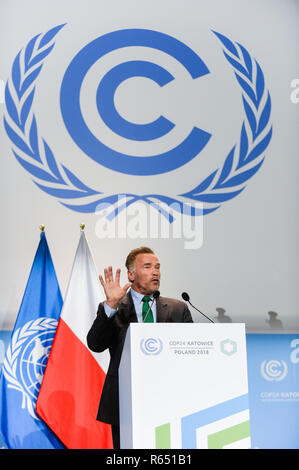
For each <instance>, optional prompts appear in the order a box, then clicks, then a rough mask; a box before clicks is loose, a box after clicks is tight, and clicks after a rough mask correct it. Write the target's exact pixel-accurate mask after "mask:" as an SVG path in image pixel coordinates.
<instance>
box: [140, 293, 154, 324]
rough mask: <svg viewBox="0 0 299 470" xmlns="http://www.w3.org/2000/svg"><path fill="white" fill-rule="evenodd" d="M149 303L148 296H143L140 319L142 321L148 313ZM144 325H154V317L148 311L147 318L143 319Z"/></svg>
mask: <svg viewBox="0 0 299 470" xmlns="http://www.w3.org/2000/svg"><path fill="white" fill-rule="evenodd" d="M149 301H150V296H149V295H145V296H144V297H143V299H142V302H143V306H142V319H143V321H144V318H145V316H146V314H147V312H148V309H149ZM145 323H154V317H153V312H152V310H150V311H149V312H148V314H147V317H146V319H145Z"/></svg>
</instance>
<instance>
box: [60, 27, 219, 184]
mask: <svg viewBox="0 0 299 470" xmlns="http://www.w3.org/2000/svg"><path fill="white" fill-rule="evenodd" d="M130 46H144V47H151V48H155V49H158V50H160V51H163V52H165V53H167V54H169V55H170V56H172V57H173V58H175V59H176V60H177V61H179V62H180V63H181V64H182V65H183V66H184V67H185V69H186V70H187V71H188V72H189V74H190V75H191V77H192V78H193V79H196V78H199V77H202V76H203V75H206V74H208V73H209V70H208V68H207V67H206V65H205V64H204V62H203V61H202V60H201V59H200V57H199V56H198V55H197V54H195V53H194V52H193V51H192V50H191V49H190V48H189V47H188V46H186V45H185V44H183V43H182V42H180V41H178V40H177V39H175V38H173V37H171V36H168V35H166V34H163V33H160V32H157V31H151V30H145V29H127V30H120V31H115V32H112V33H108V34H105V35H104V36H101V37H99V38H97V39H95V40H94V41H92V42H90V43H89V44H87V45H86V46H85V47H84V48H83V49H81V51H79V53H78V54H77V55H76V56H75V57H74V59H73V60H72V62H71V63H70V65H69V66H68V68H67V70H66V72H65V75H64V77H63V81H62V85H61V94H60V105H61V112H62V116H63V120H64V123H65V126H66V128H67V130H68V132H69V134H70V135H71V137H72V139H73V140H74V141H75V142H76V144H77V145H78V146H79V147H80V148H81V150H83V152H85V153H86V154H87V155H88V156H89V157H90V158H92V159H93V160H94V161H96V162H97V163H100V164H101V165H103V166H105V167H107V168H110V169H111V170H115V171H118V172H120V173H126V174H130V175H154V174H160V173H165V172H168V171H172V170H174V169H176V168H179V167H180V166H182V165H184V164H186V163H187V162H189V161H190V160H192V159H193V158H194V157H195V156H196V155H198V153H199V152H201V150H202V149H203V148H204V147H205V146H206V144H207V143H208V141H209V139H210V137H211V134H209V133H208V132H205V131H203V130H202V129H199V128H198V127H193V129H192V130H191V132H190V134H189V135H188V136H187V137H186V138H185V139H184V140H183V141H182V142H181V143H180V144H179V145H177V146H176V147H175V148H173V149H171V150H169V151H167V152H164V153H161V154H159V155H153V156H149V157H136V156H131V155H126V154H124V153H120V152H117V151H115V150H112V149H110V148H109V147H107V146H106V145H105V144H103V143H102V142H101V141H99V140H98V139H97V138H96V137H95V136H94V135H93V133H92V132H91V131H90V130H89V128H88V127H87V125H86V123H85V121H84V118H83V116H82V113H81V108H80V90H81V86H82V82H83V80H84V77H85V75H86V73H87V72H88V70H89V69H90V68H91V67H92V65H93V64H94V63H95V62H96V61H98V60H99V59H101V58H102V57H103V56H104V55H106V54H108V53H109V52H111V51H113V50H115V49H119V48H123V47H130ZM131 77H145V78H149V79H150V80H153V81H154V82H155V83H157V85H159V86H160V87H163V86H165V85H167V84H168V83H170V82H171V81H172V80H173V79H174V77H173V76H172V75H171V74H170V73H169V72H168V71H167V70H165V69H164V68H163V67H161V66H159V65H156V64H154V63H151V62H147V61H143V60H134V61H129V62H124V63H122V64H119V65H117V66H115V67H113V68H112V69H111V70H110V71H109V72H107V73H106V75H105V76H104V77H103V78H102V80H101V81H100V83H99V86H98V89H97V93H96V103H97V108H98V112H99V114H100V116H101V118H102V120H103V121H104V122H105V124H106V125H107V126H108V127H109V128H110V129H112V130H113V131H114V132H115V133H117V134H118V135H120V136H122V137H125V138H127V139H130V140H136V141H149V140H154V139H157V138H159V137H162V136H164V135H166V134H167V133H168V132H170V131H171V130H172V129H173V128H174V126H175V124H174V123H172V122H171V121H169V120H168V119H166V118H165V117H163V116H160V117H159V118H158V119H156V120H155V121H153V122H151V123H147V124H135V123H132V122H129V121H127V120H126V119H124V118H123V117H122V116H120V114H119V113H118V111H117V110H116V108H115V106H114V95H115V92H116V90H117V88H118V86H119V85H120V84H121V83H122V82H123V81H124V80H127V79H129V78H131Z"/></svg>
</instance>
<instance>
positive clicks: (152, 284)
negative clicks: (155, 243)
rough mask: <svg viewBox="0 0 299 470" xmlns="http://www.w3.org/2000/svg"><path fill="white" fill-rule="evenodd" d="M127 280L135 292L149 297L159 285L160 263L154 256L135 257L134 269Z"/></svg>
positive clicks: (149, 254) (146, 254) (143, 254)
mask: <svg viewBox="0 0 299 470" xmlns="http://www.w3.org/2000/svg"><path fill="white" fill-rule="evenodd" d="M128 278H129V281H131V282H132V283H133V284H132V287H133V289H134V290H135V291H136V292H140V294H143V295H151V294H152V293H153V292H154V291H155V290H157V289H158V288H159V285H160V263H159V260H158V258H157V256H156V255H154V254H151V253H141V254H139V255H137V256H136V259H135V264H134V268H133V270H132V271H128Z"/></svg>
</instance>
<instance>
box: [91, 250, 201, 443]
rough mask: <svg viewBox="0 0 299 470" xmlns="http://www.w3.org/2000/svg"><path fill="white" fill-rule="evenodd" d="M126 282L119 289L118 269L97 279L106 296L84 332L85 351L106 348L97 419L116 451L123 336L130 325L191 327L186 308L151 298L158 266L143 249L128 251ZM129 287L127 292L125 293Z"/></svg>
mask: <svg viewBox="0 0 299 470" xmlns="http://www.w3.org/2000/svg"><path fill="white" fill-rule="evenodd" d="M126 267H127V270H128V279H129V282H128V283H127V284H125V285H124V286H123V287H121V286H120V284H119V281H120V269H117V271H116V274H115V277H114V275H113V271H112V267H111V266H109V267H108V268H107V269H105V270H104V277H105V279H104V278H103V277H102V276H99V279H100V282H101V284H102V286H103V288H104V291H105V294H106V301H105V302H102V303H100V305H99V308H98V312H97V317H96V319H95V321H94V323H93V325H92V327H91V329H90V331H89V332H88V335H87V344H88V347H89V348H90V349H91V350H92V351H95V352H102V351H104V350H105V349H107V348H109V352H110V364H109V368H108V372H107V375H106V380H105V383H104V387H103V392H102V396H101V400H100V405H99V411H98V415H97V419H98V420H99V421H103V422H104V423H110V424H111V425H112V437H113V445H114V448H115V449H119V447H120V445H119V397H118V367H119V363H120V359H121V355H122V350H123V346H124V341H125V336H126V332H127V329H128V326H129V324H130V323H131V322H137V321H138V322H173V323H185V322H187V323H192V321H193V320H192V317H191V314H190V312H189V309H188V307H187V305H186V304H185V303H184V302H181V301H180V300H174V299H169V298H166V297H158V298H157V300H155V299H154V298H153V296H152V294H153V293H154V292H155V291H156V290H157V289H158V288H159V285H160V263H159V260H158V258H157V256H156V255H155V254H154V252H153V251H152V250H151V249H150V248H147V247H141V248H136V249H135V250H132V251H131V252H130V253H129V255H128V256H127V259H126ZM129 287H131V289H130V291H129V292H128V293H127V290H128V289H129Z"/></svg>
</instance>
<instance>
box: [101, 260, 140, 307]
mask: <svg viewBox="0 0 299 470" xmlns="http://www.w3.org/2000/svg"><path fill="white" fill-rule="evenodd" d="M104 277H105V280H104V279H103V276H101V275H99V279H100V283H101V284H102V286H103V289H104V291H105V294H106V303H107V305H109V307H111V308H115V309H117V308H118V304H119V302H120V301H121V299H122V298H123V297H124V296H125V295H126V293H127V290H128V288H129V287H130V286H131V285H132V283H131V282H127V284H125V285H124V286H123V287H121V286H120V284H119V281H120V269H119V268H118V269H117V270H116V273H115V278H114V276H113V271H112V266H108V268H105V269H104Z"/></svg>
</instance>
